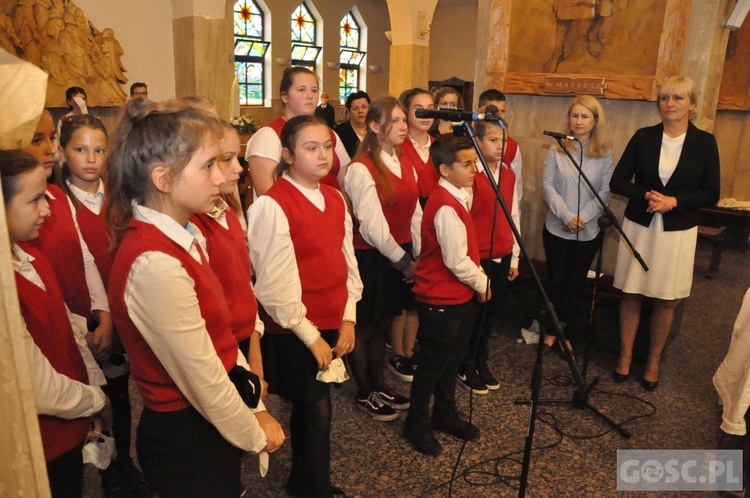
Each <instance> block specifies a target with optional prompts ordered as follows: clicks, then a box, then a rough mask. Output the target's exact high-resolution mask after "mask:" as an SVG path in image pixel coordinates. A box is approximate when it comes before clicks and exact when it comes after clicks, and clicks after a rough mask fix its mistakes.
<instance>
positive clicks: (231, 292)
mask: <svg viewBox="0 0 750 498" xmlns="http://www.w3.org/2000/svg"><path fill="white" fill-rule="evenodd" d="M225 213H226V220H227V226H228V227H229V228H224V227H223V226H221V224H219V222H218V221H216V220H214V219H213V218H211V217H210V216H209V215H207V214H203V213H201V214H194V215H193V216H191V217H190V221H192V222H193V223H194V224H195V225H196V226H197V227H198V228H200V230H201V232H202V233H203V235H204V236H205V237H206V250H207V252H208V257H209V261H208V262H209V264H210V265H211V268H213V270H214V273H216V276H217V277H219V281H220V282H221V285H222V287H223V288H224V296H225V297H226V299H227V304H228V305H229V312H230V313H231V315H232V333H233V334H234V337H235V338H236V339H237V342H240V341H244V340H245V339H247V338H249V337H250V336H251V335H253V331H255V318H256V316H257V315H258V302H257V301H256V300H255V294H254V293H253V288H252V284H251V283H250V257H249V255H248V251H247V245H246V244H245V235H244V234H243V233H242V226H241V225H240V220H239V218H238V217H237V213H235V212H234V211H233V210H232V209H231V208H229V209H227V210H226V211H225Z"/></svg>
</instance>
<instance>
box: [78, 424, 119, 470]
mask: <svg viewBox="0 0 750 498" xmlns="http://www.w3.org/2000/svg"><path fill="white" fill-rule="evenodd" d="M92 436H97V437H96V438H95V439H89V441H88V442H86V444H85V445H84V446H83V463H90V464H93V465H94V466H95V467H96V468H98V469H102V470H104V469H106V468H107V467H109V463H110V462H111V461H112V455H113V454H114V452H115V438H113V437H109V436H105V435H104V434H99V433H98V432H93V433H91V434H89V437H92Z"/></svg>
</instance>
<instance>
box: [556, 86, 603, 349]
mask: <svg viewBox="0 0 750 498" xmlns="http://www.w3.org/2000/svg"><path fill="white" fill-rule="evenodd" d="M566 130H567V131H566V132H565V133H566V134H567V135H572V136H574V137H575V138H576V141H575V142H574V143H573V147H572V150H571V155H572V156H573V157H574V158H575V159H576V161H581V157H582V158H583V159H582V169H583V172H584V174H585V175H586V177H587V178H588V179H589V181H590V182H591V184H592V185H593V186H594V188H595V189H596V190H597V193H598V194H599V196H600V197H601V198H602V200H603V201H604V202H606V203H609V200H610V192H609V181H610V178H611V177H612V172H613V170H614V164H613V162H612V151H611V149H612V140H611V139H610V137H609V132H608V131H607V127H606V122H605V119H604V110H603V109H602V106H601V104H600V103H599V101H598V100H596V99H595V98H594V97H591V96H588V95H582V96H580V97H576V98H575V99H573V101H572V102H571V103H570V106H569V107H568V116H567V123H566ZM581 149H583V156H581ZM542 187H543V196H544V201H545V202H546V203H547V205H548V206H549V212H548V213H547V220H546V221H545V224H544V230H543V231H542V240H543V242H544V252H545V254H546V257H547V274H548V280H547V292H548V294H549V298H550V300H551V301H552V304H553V305H554V307H555V311H556V313H557V315H558V318H559V319H560V321H562V322H564V323H565V325H566V330H567V331H568V334H570V333H571V332H575V331H576V329H577V328H578V327H579V324H578V323H576V320H577V317H578V316H579V315H581V313H578V311H579V309H578V308H579V307H580V306H581V295H582V293H583V286H584V284H585V283H586V274H587V273H588V270H589V267H590V266H591V261H592V260H593V259H594V255H595V254H596V250H597V249H598V247H599V243H598V237H599V226H598V225H597V220H598V218H599V216H601V214H602V212H603V209H602V207H601V205H600V204H599V202H598V201H597V200H596V198H595V196H594V193H593V192H592V191H591V190H590V189H589V187H588V185H587V184H586V182H585V181H584V180H583V179H581V178H580V177H579V172H578V170H577V169H576V167H575V166H574V165H573V163H571V161H570V159H569V158H568V156H567V155H566V154H565V152H564V151H562V150H561V149H560V148H559V146H555V147H551V148H550V150H549V153H548V154H547V158H546V159H545V161H544V174H543V175H542ZM552 333H553V334H554V331H553V332H552ZM568 337H570V335H568ZM556 341H557V337H556V336H555V335H547V337H546V338H545V339H544V351H545V352H549V351H551V350H552V348H553V347H554V346H555V343H556Z"/></svg>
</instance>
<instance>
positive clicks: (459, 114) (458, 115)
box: [414, 109, 505, 128]
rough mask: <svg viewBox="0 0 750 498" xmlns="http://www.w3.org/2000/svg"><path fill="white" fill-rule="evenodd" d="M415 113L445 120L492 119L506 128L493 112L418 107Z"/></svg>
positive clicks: (423, 116) (422, 116)
mask: <svg viewBox="0 0 750 498" xmlns="http://www.w3.org/2000/svg"><path fill="white" fill-rule="evenodd" d="M414 114H415V115H416V116H417V117H418V118H426V119H442V120H444V121H452V122H457V121H492V122H495V123H497V124H498V125H500V127H501V128H505V123H504V122H503V120H502V119H501V118H500V116H497V115H496V114H493V113H490V112H488V113H483V112H467V111H457V110H455V109H416V110H415V111H414Z"/></svg>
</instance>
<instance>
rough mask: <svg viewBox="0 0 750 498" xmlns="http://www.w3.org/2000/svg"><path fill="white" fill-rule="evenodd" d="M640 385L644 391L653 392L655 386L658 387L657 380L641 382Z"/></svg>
mask: <svg viewBox="0 0 750 498" xmlns="http://www.w3.org/2000/svg"><path fill="white" fill-rule="evenodd" d="M641 385H642V386H643V388H644V389H645V390H646V391H653V390H655V389H656V386H658V385H659V380H658V379H657V380H646V379H643V380H641Z"/></svg>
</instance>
